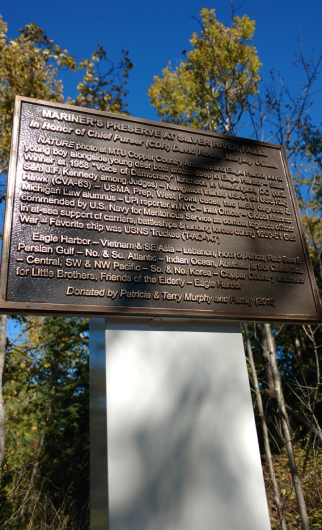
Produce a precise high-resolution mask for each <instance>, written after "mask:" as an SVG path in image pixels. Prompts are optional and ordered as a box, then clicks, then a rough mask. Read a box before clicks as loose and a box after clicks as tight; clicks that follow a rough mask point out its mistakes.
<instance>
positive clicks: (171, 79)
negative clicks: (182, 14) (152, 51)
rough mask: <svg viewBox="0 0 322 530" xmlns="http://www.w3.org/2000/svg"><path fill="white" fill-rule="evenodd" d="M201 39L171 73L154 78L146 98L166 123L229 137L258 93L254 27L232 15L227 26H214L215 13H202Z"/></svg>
mask: <svg viewBox="0 0 322 530" xmlns="http://www.w3.org/2000/svg"><path fill="white" fill-rule="evenodd" d="M200 16H201V21H202V30H201V34H200V35H198V34H197V33H194V34H193V36H192V38H191V40H190V43H191V45H192V48H193V49H192V51H190V52H188V53H186V52H184V54H185V57H186V58H185V60H184V61H182V62H181V64H180V65H179V66H178V67H177V68H176V69H175V70H173V69H172V68H171V65H170V64H169V65H168V66H167V67H166V68H165V69H164V70H163V71H162V76H161V77H159V76H155V77H154V83H153V85H152V86H151V87H150V89H149V91H148V93H149V96H150V100H151V103H152V105H153V106H154V107H155V108H156V110H157V112H158V114H159V116H161V117H162V118H163V119H164V120H165V121H168V122H171V123H176V124H181V125H188V126H191V127H198V128H200V129H207V130H212V131H216V130H217V131H219V132H226V133H231V132H234V131H235V127H236V125H237V123H238V122H239V120H240V119H241V117H242V115H243V113H244V112H246V111H247V110H248V109H249V106H250V104H251V98H252V96H253V95H254V94H256V93H257V89H258V88H257V87H258V83H259V80H260V77H259V69H260V67H261V63H260V61H259V58H258V56H257V52H256V49H255V48H254V46H252V45H251V44H250V43H251V41H252V38H253V35H254V32H255V22H254V21H253V20H250V19H249V18H248V17H247V16H246V15H244V16H243V17H242V18H240V17H238V16H235V17H234V18H233V21H232V25H231V27H230V28H229V27H226V26H225V25H224V24H222V23H221V22H218V21H217V19H216V15H215V10H214V9H209V10H208V9H206V8H203V9H202V11H201V13H200Z"/></svg>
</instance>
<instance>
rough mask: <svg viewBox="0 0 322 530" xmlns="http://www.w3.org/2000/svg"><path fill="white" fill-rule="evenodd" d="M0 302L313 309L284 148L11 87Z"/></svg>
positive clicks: (132, 310) (158, 311)
mask: <svg viewBox="0 0 322 530" xmlns="http://www.w3.org/2000/svg"><path fill="white" fill-rule="evenodd" d="M8 189H9V192H8V199H7V212H6V225H5V237H4V244H3V260H2V279H1V301H0V305H1V308H2V310H4V311H7V312H19V313H22V312H34V313H56V312H58V313H61V314H70V313H73V314H87V315H90V314H93V315H95V314H96V315H99V314H114V315H124V316H130V315H147V316H156V315H159V316H165V315H167V316H178V317H199V318H208V317H210V318H225V319H227V318H228V319H230V318H231V319H236V320H265V321H269V320H270V321H293V322H308V321H310V322H315V321H319V320H321V307H320V304H319V300H318V294H317V290H316V287H315V280H314V277H313V273H312V269H311V265H310V260H309V257H308V252H307V249H306V245H305V241H304V236H303V230H302V227H301V222H300V216H299V212H298V207H297V204H296V199H295V195H294V190H293V187H292V183H291V177H290V173H289V170H288V166H287V160H286V156H285V152H284V149H283V148H282V147H281V146H276V145H271V144H264V143H261V142H253V141H250V140H246V139H243V138H236V137H227V136H224V135H220V134H214V133H208V132H204V131H198V130H193V129H187V128H184V127H175V126H171V125H167V124H162V123H156V122H150V121H144V120H138V119H134V118H129V117H127V116H121V115H116V114H108V113H103V112H98V111H91V110H88V109H81V108H78V107H72V106H68V105H62V104H51V103H47V102H41V101H37V100H31V99H28V98H17V103H16V110H15V123H14V132H13V141H12V155H11V162H10V175H9V188H8Z"/></svg>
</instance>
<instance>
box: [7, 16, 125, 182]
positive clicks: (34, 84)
mask: <svg viewBox="0 0 322 530" xmlns="http://www.w3.org/2000/svg"><path fill="white" fill-rule="evenodd" d="M20 33H21V34H20V36H19V37H18V38H17V39H12V40H10V39H8V37H7V25H6V23H5V22H4V21H3V20H2V18H1V15H0V174H1V173H4V172H6V171H7V167H8V157H9V151H10V141H11V123H12V115H13V104H14V97H15V96H16V95H19V96H26V97H32V98H36V99H43V100H46V101H57V102H62V101H63V100H64V97H63V85H62V82H61V81H60V80H59V79H58V78H57V74H58V73H59V71H65V70H67V71H69V72H71V73H73V72H74V73H76V72H79V71H81V72H83V79H82V81H81V82H80V83H79V84H78V86H77V96H76V98H75V99H74V100H73V99H70V98H68V99H67V101H66V102H67V103H71V104H74V105H80V106H84V107H88V108H96V109H99V110H109V111H110V112H123V113H127V111H126V108H127V104H126V103H124V98H125V97H126V95H127V93H128V90H127V88H126V85H127V79H128V76H129V72H130V70H131V69H132V67H133V64H132V63H131V61H130V59H129V57H128V52H126V51H122V53H123V58H122V60H121V61H120V62H119V63H118V64H117V65H116V66H115V65H113V63H111V62H110V61H109V60H108V58H107V55H106V52H105V50H104V48H102V46H98V49H97V50H95V51H94V52H93V54H92V56H91V57H90V58H89V59H85V60H82V61H80V62H78V63H77V61H76V60H75V59H74V58H73V57H72V56H71V55H70V54H69V53H68V51H67V50H64V49H62V48H61V47H60V46H58V45H57V44H55V43H54V41H53V40H51V39H48V37H47V35H46V34H45V32H44V31H43V30H42V29H41V28H39V27H38V26H36V25H35V24H33V23H31V24H29V25H27V26H26V27H25V28H24V29H23V30H20Z"/></svg>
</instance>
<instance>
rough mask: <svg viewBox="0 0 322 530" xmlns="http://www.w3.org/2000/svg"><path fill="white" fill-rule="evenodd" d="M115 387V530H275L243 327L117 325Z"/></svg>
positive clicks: (111, 491) (111, 441)
mask: <svg viewBox="0 0 322 530" xmlns="http://www.w3.org/2000/svg"><path fill="white" fill-rule="evenodd" d="M106 388H107V422H108V495H109V525H110V526H109V528H110V530H119V529H122V530H137V529H140V530H196V528H198V530H217V529H218V530H259V529H260V530H269V529H270V528H271V527H270V522H269V516H268V508H267V501H266V495H265V489H264V482H263V476H262V469H261V462H260V455H259V449H258V442H257V435H256V430H255V422H254V415H253V409H252V403H251V396H250V390H249V382H248V376H247V370H246V362H245V354H244V349H243V342H242V336H241V332H240V327H239V325H237V324H232V323H227V322H226V323H217V324H215V325H213V324H211V325H210V324H209V323H204V324H203V326H200V323H198V328H197V325H196V322H195V323H191V324H190V325H189V326H188V325H187V323H184V322H180V321H179V320H172V321H171V320H168V321H165V320H158V319H154V320H153V321H151V325H147V324H144V323H140V322H139V321H137V322H136V323H135V324H133V325H124V324H123V323H120V322H118V321H115V322H114V323H113V322H109V323H107V325H106ZM99 528H100V527H99V526H97V527H96V526H93V527H92V529H91V530H96V529H99Z"/></svg>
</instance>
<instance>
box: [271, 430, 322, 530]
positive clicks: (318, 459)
mask: <svg viewBox="0 0 322 530" xmlns="http://www.w3.org/2000/svg"><path fill="white" fill-rule="evenodd" d="M294 452H295V459H296V463H297V466H298V468H299V470H300V471H301V475H302V484H303V492H304V497H305V502H306V505H307V510H308V516H309V522H310V527H311V528H321V527H322V507H321V497H322V454H321V451H319V450H317V448H316V447H315V446H314V445H313V444H312V440H311V438H310V437H309V436H307V437H306V439H305V444H301V443H299V442H298V443H296V444H294ZM274 461H275V470H276V475H277V482H278V485H279V488H280V493H281V497H282V502H283V505H284V512H285V518H286V521H287V528H288V529H289V530H301V529H302V524H301V521H300V518H299V515H298V507H297V502H296V497H295V492H294V487H293V484H292V476H291V474H290V471H289V463H288V457H287V454H286V450H285V448H283V449H282V450H281V452H280V454H278V455H276V456H275V458H274ZM263 471H264V479H265V483H266V492H267V498H268V505H269V510H270V517H271V524H272V530H279V528H280V524H279V519H278V515H277V512H276V507H275V503H274V495H273V489H272V486H271V482H270V479H269V473H268V466H267V462H266V460H265V458H264V465H263Z"/></svg>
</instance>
